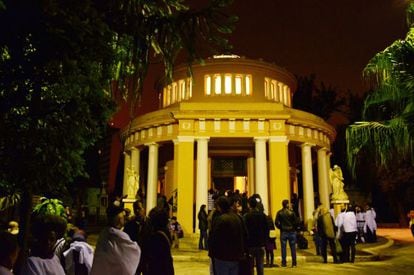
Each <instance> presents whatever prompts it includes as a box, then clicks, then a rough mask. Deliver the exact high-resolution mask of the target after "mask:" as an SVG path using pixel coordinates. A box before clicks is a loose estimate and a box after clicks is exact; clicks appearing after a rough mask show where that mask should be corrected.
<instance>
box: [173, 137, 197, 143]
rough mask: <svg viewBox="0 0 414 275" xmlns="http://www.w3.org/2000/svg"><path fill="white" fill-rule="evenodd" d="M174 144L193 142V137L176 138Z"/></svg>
mask: <svg viewBox="0 0 414 275" xmlns="http://www.w3.org/2000/svg"><path fill="white" fill-rule="evenodd" d="M175 142H177V143H178V142H194V136H177V139H175V140H174V143H175Z"/></svg>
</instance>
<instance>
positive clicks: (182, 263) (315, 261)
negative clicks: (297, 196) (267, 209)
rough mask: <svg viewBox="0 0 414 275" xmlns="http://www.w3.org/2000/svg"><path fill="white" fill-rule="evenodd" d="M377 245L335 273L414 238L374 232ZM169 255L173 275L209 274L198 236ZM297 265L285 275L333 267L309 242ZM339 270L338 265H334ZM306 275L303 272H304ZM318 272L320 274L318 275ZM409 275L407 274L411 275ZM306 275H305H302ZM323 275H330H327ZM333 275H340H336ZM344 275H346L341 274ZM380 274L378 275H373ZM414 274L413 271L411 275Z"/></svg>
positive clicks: (92, 238) (92, 237) (363, 247)
mask: <svg viewBox="0 0 414 275" xmlns="http://www.w3.org/2000/svg"><path fill="white" fill-rule="evenodd" d="M377 235H378V241H377V242H376V243H373V244H366V243H364V244H357V245H356V249H357V253H356V259H355V262H356V264H355V265H353V264H342V265H340V267H337V268H336V269H337V270H343V272H346V273H349V274H352V272H351V273H350V272H349V271H350V270H351V269H352V268H355V267H358V263H363V262H372V263H375V262H379V261H377V260H379V259H380V254H381V251H383V250H386V249H387V248H390V247H392V246H393V244H394V241H396V242H397V243H399V242H405V243H409V244H410V245H413V246H414V238H413V237H412V235H411V231H410V230H407V229H398V228H380V229H378V231H377ZM96 240H97V233H96V230H94V232H91V234H89V236H88V242H89V243H90V244H91V245H92V246H94V245H95V244H96ZM328 250H329V249H328ZM274 253H275V263H276V264H278V265H280V262H281V257H280V242H278V241H277V249H276V250H275V251H274ZM172 255H173V259H174V269H175V274H177V275H187V274H188V275H207V274H209V257H208V255H207V251H205V250H199V249H198V237H197V235H193V236H188V235H187V236H186V237H185V238H183V239H181V240H180V247H179V248H178V249H172ZM287 255H288V257H287V263H288V265H289V264H290V263H291V258H290V256H289V255H290V250H289V249H288V251H287ZM297 261H298V266H299V267H298V269H297V270H296V271H294V270H295V269H293V270H292V269H290V268H288V269H283V272H284V273H288V274H289V273H291V274H301V273H300V272H302V270H299V269H300V268H301V266H305V265H306V266H308V269H309V267H312V268H313V269H315V272H316V273H315V274H318V273H319V272H323V273H326V272H325V270H324V268H330V267H331V266H334V265H328V266H327V265H323V264H322V257H321V256H318V255H316V251H315V247H314V243H313V241H309V247H308V249H297ZM328 262H332V257H331V256H330V257H328ZM335 266H338V265H335ZM281 270H282V268H280V267H274V268H266V269H265V274H276V273H279V272H280V271H281ZM303 271H304V272H305V270H303ZM318 271H319V272H318ZM311 273H313V272H311ZM410 273H411V272H409V273H407V274H410ZM304 274H307V273H304ZM326 274H329V272H328V273H326ZM332 274H337V275H338V274H342V272H340V271H339V273H338V272H336V273H332ZM344 274H345V273H344ZM356 274H364V273H363V272H362V271H357V273H356ZM367 274H375V272H374V273H367ZM376 274H379V273H376ZM399 274H405V273H399ZM412 274H414V270H413V273H412Z"/></svg>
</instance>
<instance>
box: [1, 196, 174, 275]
mask: <svg viewBox="0 0 414 275" xmlns="http://www.w3.org/2000/svg"><path fill="white" fill-rule="evenodd" d="M133 210H134V214H133V215H130V213H129V212H130V211H127V210H126V209H125V208H124V207H123V205H122V203H120V200H115V201H113V202H111V203H110V205H109V207H108V209H107V222H108V223H107V226H105V227H104V228H103V229H102V231H101V232H100V234H99V237H98V240H97V243H96V247H95V249H94V248H93V247H92V246H91V245H90V244H88V242H87V234H86V232H85V230H83V229H84V228H79V227H76V226H73V225H72V224H69V223H68V222H67V220H66V219H64V218H62V217H60V216H56V215H50V214H42V215H39V216H36V217H33V218H32V222H31V226H30V228H31V232H30V240H29V251H28V255H24V254H25V253H19V252H20V248H19V245H18V242H17V233H18V231H16V228H15V224H17V223H16V222H11V223H10V225H9V229H8V230H7V231H2V232H0V247H1V249H0V274H1V275H4V274H5V275H8V274H22V275H23V274H24V275H49V274H50V275H52V274H53V275H60V274H61V275H64V274H68V275H88V274H92V275H95V274H99V275H102V274H118V275H132V274H144V275H149V274H150V275H156V274H165V275H170V274H174V267H173V260H172V255H171V244H172V241H173V238H172V236H173V235H174V232H172V230H171V228H172V227H173V226H172V224H173V223H174V224H175V227H176V228H179V223H178V222H177V221H176V219H170V217H169V211H168V210H166V209H165V208H164V207H155V208H154V209H152V210H151V211H150V212H149V213H148V216H146V215H145V210H144V208H143V206H142V204H141V202H139V201H137V202H135V203H134V205H133ZM18 255H19V257H18Z"/></svg>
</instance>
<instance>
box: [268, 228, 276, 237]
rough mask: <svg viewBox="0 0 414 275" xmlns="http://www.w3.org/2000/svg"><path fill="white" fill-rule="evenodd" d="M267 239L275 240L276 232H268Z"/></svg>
mask: <svg viewBox="0 0 414 275" xmlns="http://www.w3.org/2000/svg"><path fill="white" fill-rule="evenodd" d="M269 238H271V239H272V238H276V230H274V229H273V230H270V231H269Z"/></svg>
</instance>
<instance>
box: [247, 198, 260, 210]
mask: <svg viewBox="0 0 414 275" xmlns="http://www.w3.org/2000/svg"><path fill="white" fill-rule="evenodd" d="M248 203H249V207H250V208H251V209H254V208H256V207H257V203H258V202H257V199H256V198H255V197H253V196H252V197H250V198H249V201H248Z"/></svg>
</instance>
